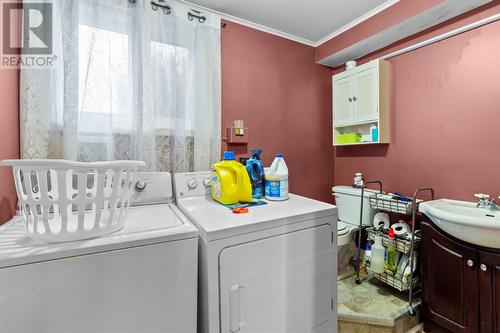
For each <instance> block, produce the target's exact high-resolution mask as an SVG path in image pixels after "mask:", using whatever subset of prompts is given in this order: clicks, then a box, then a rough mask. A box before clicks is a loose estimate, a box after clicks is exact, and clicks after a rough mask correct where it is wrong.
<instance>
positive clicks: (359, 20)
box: [313, 0, 399, 47]
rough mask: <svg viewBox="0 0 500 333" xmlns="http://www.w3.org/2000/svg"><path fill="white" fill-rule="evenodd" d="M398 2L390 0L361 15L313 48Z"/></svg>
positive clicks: (318, 42)
mask: <svg viewBox="0 0 500 333" xmlns="http://www.w3.org/2000/svg"><path fill="white" fill-rule="evenodd" d="M398 2H399V0H388V1H386V2H384V3H383V4H381V5H379V6H377V7H375V8H373V9H372V10H370V11H369V12H367V13H366V14H363V15H361V16H360V17H358V18H357V19H355V20H354V21H352V22H349V23H347V24H346V25H344V26H343V27H341V28H339V29H337V30H335V31H334V32H332V33H331V34H328V35H326V36H325V37H323V38H321V39H320V40H318V41H317V42H315V43H314V45H313V46H314V47H318V46H320V45H321V44H323V43H325V42H327V41H329V40H330V39H332V38H334V37H337V36H338V35H340V34H341V33H344V32H346V31H347V30H349V29H351V28H354V27H355V26H357V25H358V24H360V23H361V22H364V21H366V20H368V19H369V18H371V17H373V16H375V15H377V14H378V13H380V12H382V11H384V10H386V9H387V8H389V7H391V6H393V5H395V4H396V3H398Z"/></svg>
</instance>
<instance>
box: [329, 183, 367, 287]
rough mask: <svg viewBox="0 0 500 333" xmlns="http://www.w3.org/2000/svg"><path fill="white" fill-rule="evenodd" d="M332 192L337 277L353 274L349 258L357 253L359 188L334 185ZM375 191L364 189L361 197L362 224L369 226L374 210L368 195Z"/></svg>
mask: <svg viewBox="0 0 500 333" xmlns="http://www.w3.org/2000/svg"><path fill="white" fill-rule="evenodd" d="M332 193H333V195H334V196H335V202H336V205H337V208H338V221H337V247H338V248H337V256H338V258H337V269H338V279H339V280H341V279H344V278H346V277H349V276H351V275H353V274H354V272H355V270H354V267H353V266H352V265H351V264H350V261H351V258H352V257H353V256H356V255H357V252H356V250H357V248H356V243H355V236H356V232H357V231H358V229H359V213H360V208H361V201H360V199H361V189H359V188H354V187H352V186H334V187H333V188H332ZM374 193H377V191H374V190H370V189H365V193H364V198H363V225H365V226H371V225H372V224H373V216H374V215H375V210H374V209H373V208H371V207H370V202H369V197H370V196H371V195H373V194H374Z"/></svg>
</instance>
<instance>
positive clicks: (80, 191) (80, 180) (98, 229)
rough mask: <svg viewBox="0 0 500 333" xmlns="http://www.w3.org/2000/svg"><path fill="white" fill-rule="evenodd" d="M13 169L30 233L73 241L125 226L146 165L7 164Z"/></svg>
mask: <svg viewBox="0 0 500 333" xmlns="http://www.w3.org/2000/svg"><path fill="white" fill-rule="evenodd" d="M1 164H2V165H7V166H12V168H13V173H14V180H15V183H16V190H17V196H18V198H19V205H20V207H21V210H22V214H23V218H24V220H25V223H26V232H27V234H28V236H30V237H31V238H33V239H38V240H43V241H48V242H67V241H75V240H81V239H88V238H94V237H98V236H101V235H104V234H108V233H111V232H114V231H117V230H119V229H120V228H122V227H123V224H124V222H125V217H126V215H127V212H128V207H129V206H130V204H131V199H132V194H133V193H134V184H135V175H136V171H137V169H138V168H139V167H140V166H144V162H141V161H114V162H93V163H86V162H72V161H66V160H4V161H2V162H1Z"/></svg>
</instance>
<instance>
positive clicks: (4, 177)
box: [0, 0, 19, 223]
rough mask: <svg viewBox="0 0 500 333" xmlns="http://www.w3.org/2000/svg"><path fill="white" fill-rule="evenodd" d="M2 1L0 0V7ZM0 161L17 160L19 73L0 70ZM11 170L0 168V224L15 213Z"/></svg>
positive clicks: (14, 195) (14, 70) (14, 191)
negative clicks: (0, 103)
mask: <svg viewBox="0 0 500 333" xmlns="http://www.w3.org/2000/svg"><path fill="white" fill-rule="evenodd" d="M3 2H5V1H4V0H0V6H1V5H2V3H3ZM0 100H1V101H2V105H1V110H0V114H1V118H0V142H1V144H0V160H3V159H7V158H19V71H18V70H17V69H4V68H0ZM16 199H17V196H16V190H15V188H14V181H13V178H12V169H11V168H7V167H0V223H4V222H6V221H8V220H9V219H10V218H11V217H12V215H14V213H15V204H16Z"/></svg>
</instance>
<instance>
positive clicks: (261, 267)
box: [219, 225, 336, 333]
mask: <svg viewBox="0 0 500 333" xmlns="http://www.w3.org/2000/svg"><path fill="white" fill-rule="evenodd" d="M331 231H332V230H331V227H330V226H329V225H328V226H326V225H325V226H319V227H315V228H310V229H306V230H301V231H297V232H292V233H289V234H285V235H280V236H275V237H270V238H266V239H262V240H258V241H253V242H249V243H244V244H241V245H236V246H232V247H229V248H226V249H224V250H223V251H222V252H221V254H220V256H219V265H220V268H219V269H220V272H219V274H220V275H219V282H220V320H221V332H223V333H229V332H241V333H245V332H248V333H250V332H251V333H304V332H310V333H323V332H331V330H332V322H331V321H332V316H333V312H332V311H333V308H332V304H334V303H332V302H333V292H332V290H333V289H332V272H333V270H332V240H331ZM335 302H336V300H335ZM335 304H336V303H335ZM335 309H336V307H335Z"/></svg>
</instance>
